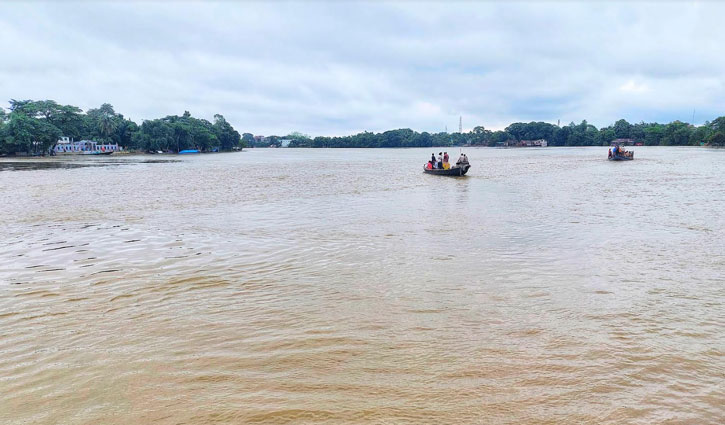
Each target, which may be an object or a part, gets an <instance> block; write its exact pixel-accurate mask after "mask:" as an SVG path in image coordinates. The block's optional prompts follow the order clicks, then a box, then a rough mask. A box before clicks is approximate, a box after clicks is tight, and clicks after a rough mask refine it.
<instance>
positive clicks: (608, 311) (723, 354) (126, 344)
mask: <svg viewBox="0 0 725 425" xmlns="http://www.w3.org/2000/svg"><path fill="white" fill-rule="evenodd" d="M466 153H467V154H468V156H469V158H470V159H471V160H472V165H473V168H472V169H471V171H470V172H469V175H468V176H466V177H465V178H462V179H451V178H442V177H440V176H431V175H426V174H423V173H422V172H421V171H420V166H421V164H422V163H423V162H424V161H425V160H426V159H427V157H428V156H429V155H430V152H427V151H425V150H417V149H411V150H345V149H339V150H285V149H279V150H274V149H268V150H250V151H249V152H244V153H238V154H228V155H200V156H194V157H188V158H183V159H181V160H180V161H165V160H162V161H161V162H156V161H149V160H148V157H124V158H118V159H117V160H114V162H111V161H110V160H105V159H104V160H102V161H101V160H99V161H95V160H91V161H88V162H86V161H85V160H86V158H82V159H79V160H72V161H69V162H67V163H68V164H70V163H73V164H80V165H81V166H79V167H74V166H71V167H65V166H57V167H56V166H49V167H43V166H39V167H36V168H34V169H31V170H27V171H24V172H22V173H21V172H14V171H8V172H4V173H0V199H2V200H3V202H2V205H3V210H2V212H3V214H2V221H0V235H2V238H0V265H2V267H0V353H1V354H2V355H0V395H1V396H2V397H0V418H3V421H4V423H10V424H16V423H17V424H20V423H38V424H55V423H66V424H76V423H77V424H81V423H83V424H85V423H109V422H111V423H131V422H138V423H151V422H153V423H162V424H166V423H168V424H177V423H194V424H210V423H255V422H267V423H279V422H293V423H320V422H327V423H370V422H372V423H520V422H537V423H542V422H543V423H611V424H619V423H661V422H667V421H672V422H686V423H688V422H689V423H721V422H722V419H723V417H724V416H725V409H724V408H723V405H725V390H724V389H723V373H724V371H725V351H724V350H725V349H724V348H723V347H725V332H724V331H723V327H722V323H723V322H725V305H724V300H725V285H724V283H725V276H724V275H723V270H725V256H724V253H725V245H724V242H723V241H724V240H725V222H724V219H723V215H722V211H723V210H724V209H725V189H723V186H722V185H720V184H713V182H718V181H720V180H721V178H722V174H723V165H722V164H724V163H725V161H723V160H724V159H725V157H723V155H722V154H721V152H718V151H710V150H704V149H694V148H637V156H638V159H636V160H635V161H632V162H627V163H612V162H608V161H606V157H605V155H606V150H601V149H596V148H566V149H564V148H562V149H541V150H526V149H519V150H515V149H512V150H497V149H468V150H467V152H466ZM454 156H455V155H454ZM48 162H49V163H64V162H65V161H57V160H55V159H54V160H52V161H48ZM7 163H23V161H17V160H16V161H10V162H4V160H3V161H0V164H7ZM39 163H43V164H45V163H46V162H45V161H39ZM84 165H113V167H104V166H93V167H86V166H84ZM11 167H12V166H5V167H4V169H6V170H7V169H9V168H11ZM109 418H111V419H110V420H109Z"/></svg>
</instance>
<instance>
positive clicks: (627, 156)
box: [607, 145, 634, 161]
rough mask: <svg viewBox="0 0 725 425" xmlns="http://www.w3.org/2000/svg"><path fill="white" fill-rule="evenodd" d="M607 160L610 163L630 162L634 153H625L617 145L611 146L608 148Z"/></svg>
mask: <svg viewBox="0 0 725 425" xmlns="http://www.w3.org/2000/svg"><path fill="white" fill-rule="evenodd" d="M615 148H616V149H615ZM607 159H608V160H610V161H631V160H633V159H634V152H633V151H625V150H623V149H622V148H620V147H619V145H613V146H612V147H611V148H609V153H608V154H607Z"/></svg>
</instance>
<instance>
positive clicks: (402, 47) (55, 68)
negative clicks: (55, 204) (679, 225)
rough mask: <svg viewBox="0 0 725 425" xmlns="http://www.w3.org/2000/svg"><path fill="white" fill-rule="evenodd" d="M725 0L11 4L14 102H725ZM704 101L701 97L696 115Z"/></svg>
mask: <svg viewBox="0 0 725 425" xmlns="http://www.w3.org/2000/svg"><path fill="white" fill-rule="evenodd" d="M723 15H725V6H724V5H721V4H719V3H716V2H702V3H700V2H690V3H665V4H658V3H634V4H627V3H609V2H608V3H594V4H592V3H586V4H583V3H573V2H553V3H542V2H536V3H521V2H513V3H505V4H504V3H471V2H462V3H455V4H451V3H447V2H446V3H431V2H425V3H413V2H392V3H382V2H373V3H348V2H344V3H332V2H323V3H282V2H271V3H251V2H242V3H234V2H221V3H201V2H199V3H196V2H180V3H171V2H160V3H149V2H140V3H119V2H113V3H91V2H79V3H70V2H60V3H41V2H29V3H3V4H2V5H0V40H2V46H3V48H2V51H0V100H9V99H10V98H16V99H26V98H34V99H46V98H50V99H55V100H57V101H59V102H61V103H67V104H73V105H78V106H80V107H82V108H83V109H88V108H91V107H97V106H98V105H100V104H101V103H103V102H109V103H111V104H113V105H114V107H115V108H116V110H117V111H119V112H121V113H123V114H125V115H126V116H128V117H130V118H132V119H135V120H137V121H140V120H142V119H146V118H156V117H160V116H164V115H167V114H180V113H182V112H183V111H184V110H189V111H191V112H192V114H194V115H197V116H201V117H204V118H207V119H211V118H212V116H213V114H215V113H221V114H223V115H225V116H226V117H227V119H228V120H229V121H230V122H232V124H234V125H235V127H237V128H238V129H239V130H240V131H250V132H253V133H261V134H271V133H276V134H282V133H286V132H289V131H294V130H298V131H302V132H304V133H308V134H313V135H318V134H324V135H330V134H347V133H351V132H356V131H362V130H372V131H383V130H386V129H392V128H402V127H411V128H414V129H416V130H421V131H422V130H426V131H441V130H442V129H443V128H444V127H445V126H446V125H447V126H448V128H449V129H455V128H457V127H458V118H459V116H463V120H464V128H472V127H474V126H476V125H484V126H485V127H486V128H493V129H497V128H503V127H505V126H506V125H507V124H509V123H511V122H513V121H518V120H524V121H529V120H542V121H549V122H556V120H557V119H561V121H562V122H565V123H568V122H569V121H580V120H582V119H587V120H588V121H590V122H592V123H594V124H595V125H599V126H604V125H608V124H610V123H612V122H613V121H614V120H616V119H618V118H626V119H628V120H629V121H632V122H636V121H640V120H645V121H652V120H657V121H670V120H673V119H682V120H685V119H686V118H687V117H688V116H689V114H691V111H692V109H693V108H697V110H698V117H699V118H700V119H699V121H700V122H702V121H704V120H706V119H712V118H715V117H716V116H718V115H725V85H724V83H723V79H722V78H723V75H725V59H724V58H723V56H722V55H721V54H720V49H721V47H720V46H722V45H725V29H723V27H722V26H721V25H720V22H719V20H720V17H721V16H723ZM688 111H689V112H688Z"/></svg>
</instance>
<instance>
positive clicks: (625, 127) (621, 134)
mask: <svg viewBox="0 0 725 425" xmlns="http://www.w3.org/2000/svg"><path fill="white" fill-rule="evenodd" d="M614 135H615V136H616V137H615V138H616V139H629V138H631V136H632V124H630V123H628V122H627V120H625V119H621V120H619V121H617V122H615V123H614ZM612 140H614V139H612Z"/></svg>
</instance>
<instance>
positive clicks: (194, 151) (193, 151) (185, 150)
mask: <svg viewBox="0 0 725 425" xmlns="http://www.w3.org/2000/svg"><path fill="white" fill-rule="evenodd" d="M187 153H199V150H198V149H184V150H183V151H180V152H179V154H180V155H181V154H187Z"/></svg>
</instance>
